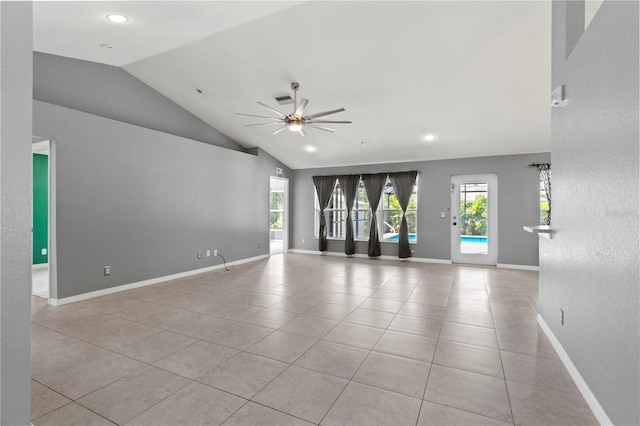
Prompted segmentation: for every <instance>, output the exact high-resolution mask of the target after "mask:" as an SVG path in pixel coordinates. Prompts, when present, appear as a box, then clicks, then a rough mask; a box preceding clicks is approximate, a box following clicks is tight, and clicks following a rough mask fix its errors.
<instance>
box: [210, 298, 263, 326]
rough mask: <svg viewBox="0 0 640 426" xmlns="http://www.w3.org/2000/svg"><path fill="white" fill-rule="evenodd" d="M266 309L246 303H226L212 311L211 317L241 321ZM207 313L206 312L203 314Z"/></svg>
mask: <svg viewBox="0 0 640 426" xmlns="http://www.w3.org/2000/svg"><path fill="white" fill-rule="evenodd" d="M263 309H264V307H262V306H255V305H249V304H244V303H236V302H225V303H224V304H221V305H218V306H216V307H215V309H213V310H211V311H210V313H211V315H214V316H217V317H222V318H227V319H231V320H234V321H240V320H242V319H245V318H247V317H250V316H251V315H255V314H257V313H258V312H260V311H262V310H263ZM203 313H205V312H203Z"/></svg>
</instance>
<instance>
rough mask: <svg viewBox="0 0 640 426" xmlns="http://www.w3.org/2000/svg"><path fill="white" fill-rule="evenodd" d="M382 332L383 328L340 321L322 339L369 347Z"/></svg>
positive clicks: (358, 346)
mask: <svg viewBox="0 0 640 426" xmlns="http://www.w3.org/2000/svg"><path fill="white" fill-rule="evenodd" d="M382 333H384V330H382V329H379V328H372V327H366V326H363V325H357V324H349V323H344V322H342V323H340V324H338V325H337V326H335V327H334V329H333V330H331V331H330V332H329V333H327V335H326V336H324V338H323V339H324V340H328V341H330V342H334V343H342V344H343V345H348V346H355V347H357V348H361V349H371V348H373V347H374V345H375V344H376V342H377V341H378V339H380V336H382Z"/></svg>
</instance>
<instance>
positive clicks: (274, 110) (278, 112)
mask: <svg viewBox="0 0 640 426" xmlns="http://www.w3.org/2000/svg"><path fill="white" fill-rule="evenodd" d="M257 103H258V105H262V106H263V107H265V108H267V109H268V110H270V111H273V112H275V113H276V114H278V115H279V116H281V117H283V118H284V117H286V115H284V114H283V113H281V112H280V111H278V110H277V109H273V108H271V107H270V106H269V105H267V104H264V103H262V102H260V101H258V102H257Z"/></svg>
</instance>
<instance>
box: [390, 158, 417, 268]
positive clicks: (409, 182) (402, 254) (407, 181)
mask: <svg viewBox="0 0 640 426" xmlns="http://www.w3.org/2000/svg"><path fill="white" fill-rule="evenodd" d="M417 175H418V172H416V171H411V172H400V173H389V178H391V184H392V185H393V189H394V191H395V193H396V198H397V199H398V203H400V208H401V209H402V222H401V223H400V233H399V234H398V257H399V258H400V259H406V258H409V257H411V247H410V246H409V229H408V226H407V216H406V212H407V206H408V205H409V200H410V199H411V194H412V192H413V185H414V184H415V182H416V176H417Z"/></svg>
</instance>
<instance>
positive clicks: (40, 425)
mask: <svg viewBox="0 0 640 426" xmlns="http://www.w3.org/2000/svg"><path fill="white" fill-rule="evenodd" d="M33 424H34V425H37V426H62V425H64V426H113V425H114V424H115V423H112V422H110V421H109V420H107V419H105V418H104V417H101V416H99V415H97V414H96V413H94V412H92V411H89V410H87V409H86V408H84V407H82V406H80V405H78V404H76V403H75V402H72V403H71V404H67V405H65V406H63V407H61V408H58V409H57V410H55V411H52V412H50V413H49V414H47V415H44V416H42V417H39V418H37V419H35V420H34V421H33Z"/></svg>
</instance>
